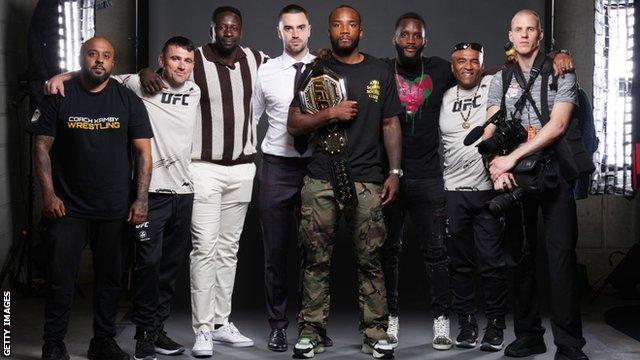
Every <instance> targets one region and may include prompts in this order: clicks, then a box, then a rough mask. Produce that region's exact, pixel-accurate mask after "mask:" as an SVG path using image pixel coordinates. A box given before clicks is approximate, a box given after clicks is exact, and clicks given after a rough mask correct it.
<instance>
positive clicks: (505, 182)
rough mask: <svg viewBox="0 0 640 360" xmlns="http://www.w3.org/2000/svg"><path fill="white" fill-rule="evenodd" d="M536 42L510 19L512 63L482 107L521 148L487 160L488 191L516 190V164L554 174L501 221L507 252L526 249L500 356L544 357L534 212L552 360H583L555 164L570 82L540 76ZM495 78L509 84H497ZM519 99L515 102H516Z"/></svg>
mask: <svg viewBox="0 0 640 360" xmlns="http://www.w3.org/2000/svg"><path fill="white" fill-rule="evenodd" d="M542 38H543V31H542V29H541V27H540V18H539V16H538V15H537V14H536V13H535V12H534V11H532V10H526V9H525V10H521V11H519V12H517V13H516V15H515V16H514V17H513V19H512V20H511V28H510V30H509V40H510V41H511V42H512V43H513V44H514V47H515V49H516V52H517V53H518V56H517V63H516V64H515V65H514V66H513V67H512V68H508V69H505V70H503V71H501V72H499V73H498V74H496V76H495V77H494V79H493V80H492V82H491V86H490V91H489V99H488V104H487V107H488V111H487V117H488V118H491V117H492V116H493V115H494V114H496V113H497V112H498V111H501V109H502V110H504V111H505V116H506V120H507V121H504V122H509V121H516V122H519V123H520V124H521V125H522V127H523V128H524V129H522V130H521V131H520V136H522V138H523V140H524V142H523V143H522V144H520V145H519V146H517V147H516V148H515V149H513V151H511V152H509V153H508V154H506V155H496V156H494V157H493V158H492V159H491V160H490V162H489V165H490V166H489V171H490V173H491V179H492V180H493V182H494V187H495V189H496V190H499V191H504V190H507V189H508V190H512V189H513V188H514V187H515V186H517V185H518V184H517V179H515V178H514V172H516V171H517V169H518V168H521V167H522V164H523V163H527V161H523V159H525V158H527V159H531V156H532V155H535V156H539V157H542V158H548V159H549V164H550V168H551V171H553V170H554V169H557V172H556V173H557V176H555V181H554V183H553V184H550V185H551V186H547V187H546V188H544V189H539V190H538V191H537V192H535V193H527V194H525V195H524V198H523V200H522V212H520V211H512V212H509V214H508V215H507V228H506V235H507V236H506V238H507V239H508V241H509V243H510V246H514V244H513V242H514V240H516V239H521V240H523V241H526V246H524V247H523V249H524V251H523V252H524V253H523V254H521V255H520V256H519V259H518V260H517V261H516V262H515V266H514V269H513V274H514V286H513V290H514V299H515V303H514V306H513V310H514V330H515V334H516V340H515V341H514V342H512V343H511V344H509V345H508V346H507V347H506V349H505V355H506V356H511V357H525V356H530V355H533V354H539V353H543V352H545V351H546V346H545V343H544V340H543V334H544V330H545V329H544V327H542V324H541V318H540V314H539V310H538V302H537V298H536V279H535V258H536V247H537V246H536V242H537V234H536V227H537V226H536V223H537V213H538V208H539V207H540V208H541V209H542V214H543V218H544V229H545V234H544V241H545V243H546V248H547V255H548V267H549V273H550V274H553V276H554V277H553V279H552V280H551V282H550V299H551V324H552V331H553V335H554V342H555V344H556V346H557V352H556V359H588V358H587V356H586V355H585V354H584V353H583V352H582V350H581V348H582V347H583V346H584V345H585V340H584V338H583V336H582V324H581V319H580V304H579V300H580V299H579V293H578V284H577V278H576V254H575V246H576V240H577V236H576V235H577V223H576V205H575V199H574V197H573V193H572V191H571V186H570V184H569V183H568V180H569V179H570V178H569V177H568V176H567V175H566V174H567V171H566V169H565V168H564V167H563V166H559V164H562V163H561V162H559V159H561V158H566V157H565V156H563V152H562V151H561V150H562V149H561V148H560V147H558V146H557V144H558V143H560V142H562V141H563V140H564V139H563V136H564V134H565V132H567V130H568V129H569V126H570V124H571V115H572V110H573V107H574V105H575V104H576V103H577V99H576V78H575V75H574V74H571V73H567V74H565V75H564V76H562V77H559V78H556V77H554V76H553V74H552V72H549V71H546V70H545V69H548V68H549V66H548V64H545V59H544V56H543V54H542V53H541V52H540V49H539V43H540V41H541V40H542ZM503 73H505V74H512V75H513V76H505V77H503ZM544 94H546V95H547V96H543V95H544ZM522 97H523V100H522V101H519V100H520V99H521V98H522ZM545 105H547V106H545ZM504 122H503V123H504ZM494 131H496V126H495V125H493V124H490V125H488V126H487V128H486V130H485V134H484V137H485V139H486V138H490V137H491V136H493V134H494ZM522 131H524V132H522ZM503 134H505V133H504V132H503ZM554 150H555V151H554ZM525 165H526V164H525ZM514 168H515V169H514ZM523 229H524V231H522V230H523ZM514 248H518V246H514Z"/></svg>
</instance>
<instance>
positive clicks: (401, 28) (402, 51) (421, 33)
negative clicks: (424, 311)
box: [381, 12, 573, 350]
mask: <svg viewBox="0 0 640 360" xmlns="http://www.w3.org/2000/svg"><path fill="white" fill-rule="evenodd" d="M393 41H394V44H395V48H396V52H397V56H396V58H393V59H385V61H386V62H387V63H388V64H389V66H391V68H392V69H393V70H394V72H395V81H396V85H397V88H398V95H399V97H400V102H401V103H402V105H403V107H404V112H403V114H402V115H400V122H401V124H402V171H403V172H404V176H403V178H402V179H401V181H400V191H399V193H398V200H397V201H396V202H394V203H393V204H392V205H391V206H389V207H388V208H387V209H386V210H385V222H386V224H387V228H388V231H389V233H388V237H387V240H386V241H385V243H384V246H383V248H382V251H381V255H382V256H381V259H382V267H383V270H384V278H385V285H386V290H387V300H388V306H389V315H390V316H389V328H388V331H387V333H388V334H389V340H390V342H391V343H392V344H394V345H397V342H398V312H399V306H398V261H399V256H400V251H401V249H402V236H403V230H404V218H405V215H407V214H408V215H409V216H410V217H411V220H412V223H413V225H414V226H415V233H416V234H418V236H420V241H421V248H422V253H423V258H424V262H425V265H426V268H427V281H428V282H429V287H430V289H431V311H432V314H433V318H434V321H433V333H434V337H433V343H432V344H433V347H434V348H435V349H438V350H447V349H450V348H451V346H452V341H451V338H450V334H449V328H450V326H449V308H450V302H451V294H450V291H449V272H448V270H447V268H448V265H449V259H448V256H447V250H446V242H445V224H446V218H445V207H444V206H445V192H444V181H443V178H442V170H441V167H440V158H439V154H438V149H439V145H440V138H439V132H438V124H439V117H440V106H441V104H442V97H443V95H444V92H445V91H446V90H447V89H449V88H451V87H453V86H454V85H456V79H455V77H454V76H453V73H452V71H451V63H450V62H449V61H447V60H444V59H442V58H439V57H436V56H432V57H424V56H422V51H423V49H424V47H425V45H426V43H427V40H426V38H425V22H424V20H423V19H422V17H421V16H420V15H418V14H416V13H412V12H410V13H406V14H404V15H401V16H400V17H399V18H398V20H397V21H396V28H395V36H394V38H393ZM554 56H555V58H554V70H555V72H556V75H559V74H560V73H561V72H564V71H567V70H570V69H572V68H573V65H572V60H571V57H570V56H568V55H564V54H555V55H554ZM460 325H461V326H462V325H464V324H463V323H461V324H460Z"/></svg>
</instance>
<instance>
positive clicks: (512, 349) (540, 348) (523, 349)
mask: <svg viewBox="0 0 640 360" xmlns="http://www.w3.org/2000/svg"><path fill="white" fill-rule="evenodd" d="M546 351H547V346H546V345H545V344H544V339H543V338H542V336H539V335H524V336H520V337H517V338H516V339H515V340H514V341H513V342H512V343H511V344H509V345H507V347H506V348H505V349H504V356H509V357H527V356H531V355H535V354H542V353H544V352H546Z"/></svg>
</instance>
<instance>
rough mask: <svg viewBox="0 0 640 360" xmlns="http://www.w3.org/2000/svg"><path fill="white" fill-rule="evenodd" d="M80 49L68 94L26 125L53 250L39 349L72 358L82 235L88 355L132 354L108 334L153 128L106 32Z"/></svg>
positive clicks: (147, 170)
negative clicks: (89, 317)
mask: <svg viewBox="0 0 640 360" xmlns="http://www.w3.org/2000/svg"><path fill="white" fill-rule="evenodd" d="M81 56H82V64H81V67H82V69H81V71H80V76H78V77H76V78H74V79H72V80H70V81H69V82H68V83H66V84H65V85H66V96H65V97H62V96H60V95H53V96H47V97H45V99H44V100H43V101H42V103H41V104H40V106H39V107H38V109H37V110H36V112H35V113H34V115H33V118H32V119H31V124H30V126H29V131H30V132H32V133H33V134H35V135H36V145H35V151H36V154H35V168H36V173H37V175H38V180H39V182H40V187H41V189H42V205H43V215H44V216H45V217H46V222H45V223H46V233H45V237H46V242H47V246H48V247H49V249H48V253H49V254H50V257H49V263H48V264H47V281H48V284H49V290H48V293H47V297H46V302H45V326H44V335H43V339H44V341H45V343H44V345H43V347H42V359H69V355H68V353H67V350H66V348H65V346H64V343H63V339H64V336H65V334H66V331H67V325H68V321H69V316H70V311H71V302H72V296H73V290H74V286H73V285H74V282H75V279H76V277H77V274H78V267H79V265H80V258H81V253H82V249H83V248H84V246H85V244H86V243H87V242H88V243H89V245H90V246H91V249H92V252H93V267H94V274H95V285H94V293H93V298H94V309H93V310H94V321H93V331H94V337H93V338H92V339H91V343H90V346H89V352H88V358H89V359H129V355H127V354H126V353H125V352H124V351H122V349H120V347H118V345H117V343H116V342H115V340H114V339H113V338H114V337H115V335H116V328H115V320H116V309H117V305H118V299H119V295H120V283H121V275H122V263H123V253H124V249H125V246H124V241H125V240H126V234H127V221H129V222H130V223H132V224H140V223H142V222H144V221H145V220H146V218H147V207H148V199H147V197H148V195H147V194H148V190H149V181H150V178H151V146H150V142H149V138H151V137H152V136H153V134H152V131H151V126H150V124H149V118H148V116H147V111H146V109H145V107H144V105H143V104H142V101H141V100H140V99H139V98H138V97H137V96H136V95H135V94H134V93H133V92H131V91H130V90H128V89H126V88H125V87H124V86H122V85H120V84H119V83H118V82H117V81H114V80H111V79H110V78H109V75H110V74H111V69H112V68H113V64H114V60H113V59H114V50H113V46H111V44H110V43H109V41H107V40H106V39H105V38H102V37H94V38H92V39H89V40H88V41H87V42H86V43H84V44H83V46H82V49H81ZM132 150H133V153H134V154H135V160H136V161H135V163H136V167H135V175H136V187H135V189H133V188H132V186H131V185H132V184H131V183H132V179H131V173H132V158H131V157H132ZM133 190H135V200H134V201H133V203H132V202H131V199H132V194H133ZM130 204H131V205H130Z"/></svg>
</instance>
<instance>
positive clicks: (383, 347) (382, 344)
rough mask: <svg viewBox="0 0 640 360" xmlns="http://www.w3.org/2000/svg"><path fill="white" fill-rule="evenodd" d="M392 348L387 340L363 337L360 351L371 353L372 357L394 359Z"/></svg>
mask: <svg viewBox="0 0 640 360" xmlns="http://www.w3.org/2000/svg"><path fill="white" fill-rule="evenodd" d="M393 348H394V346H393V345H392V344H390V343H389V342H388V341H387V340H374V339H369V338H365V339H364V340H363V341H362V352H363V353H365V354H371V356H372V357H373V358H374V359H394V355H393V352H394V350H393Z"/></svg>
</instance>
